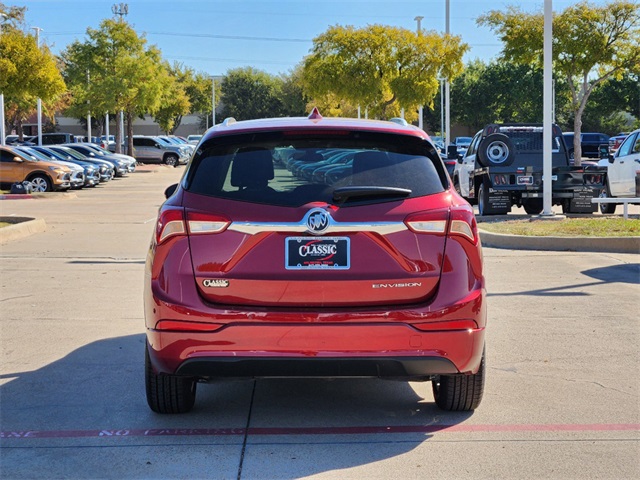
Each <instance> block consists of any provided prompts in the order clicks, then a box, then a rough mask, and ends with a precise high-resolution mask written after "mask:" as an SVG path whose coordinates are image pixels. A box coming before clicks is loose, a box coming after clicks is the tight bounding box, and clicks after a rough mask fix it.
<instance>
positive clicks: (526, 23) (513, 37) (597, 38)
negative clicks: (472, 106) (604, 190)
mask: <svg viewBox="0 0 640 480" xmlns="http://www.w3.org/2000/svg"><path fill="white" fill-rule="evenodd" d="M478 24H480V25H487V26H489V27H490V28H492V29H493V30H495V31H497V32H498V35H499V36H500V39H501V40H502V41H503V43H504V47H503V52H502V55H503V57H504V58H505V59H507V60H510V61H514V62H518V63H525V64H537V65H541V64H542V60H543V58H542V52H543V32H544V18H543V15H542V14H538V13H526V12H523V11H521V10H520V8H518V7H514V6H511V7H509V8H508V10H507V12H506V13H505V12H501V11H495V10H494V11H491V12H489V13H488V14H486V15H483V16H481V17H480V18H479V19H478ZM638 45H640V5H638V4H637V3H636V2H634V1H629V0H616V1H612V2H610V3H608V4H606V5H603V6H594V5H592V4H590V3H589V2H587V1H583V2H580V3H578V4H576V5H572V6H570V7H568V8H567V9H565V10H564V11H563V12H562V13H560V14H556V15H554V19H553V63H554V71H555V72H557V73H558V74H559V75H561V76H563V77H564V80H565V81H566V84H567V86H568V88H569V91H570V93H571V109H572V111H573V115H574V124H573V131H574V152H575V160H576V164H578V165H579V164H580V159H581V155H582V150H581V148H580V134H581V131H582V115H583V113H584V111H585V108H586V106H587V101H588V100H589V96H590V95H591V93H592V92H593V91H594V90H595V89H596V88H597V87H598V86H600V85H601V84H602V83H603V82H605V81H606V80H607V79H610V78H620V77H621V76H623V75H624V74H625V72H629V71H630V70H632V69H638V65H639V64H640V48H638Z"/></svg>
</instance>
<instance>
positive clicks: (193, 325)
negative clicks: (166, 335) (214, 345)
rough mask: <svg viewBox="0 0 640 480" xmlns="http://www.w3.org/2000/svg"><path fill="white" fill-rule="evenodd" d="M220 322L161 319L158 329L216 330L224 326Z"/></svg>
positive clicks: (181, 330)
mask: <svg viewBox="0 0 640 480" xmlns="http://www.w3.org/2000/svg"><path fill="white" fill-rule="evenodd" d="M222 327H223V325H221V324H219V323H203V322H182V321H179V320H160V321H159V322H158V323H157V324H156V330H172V331H176V332H215V331H216V330H219V329H220V328H222Z"/></svg>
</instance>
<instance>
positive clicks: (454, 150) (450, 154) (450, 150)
mask: <svg viewBox="0 0 640 480" xmlns="http://www.w3.org/2000/svg"><path fill="white" fill-rule="evenodd" d="M460 158H461V157H460V155H458V147H456V146H455V145H449V146H448V147H447V159H449V160H458V159H460Z"/></svg>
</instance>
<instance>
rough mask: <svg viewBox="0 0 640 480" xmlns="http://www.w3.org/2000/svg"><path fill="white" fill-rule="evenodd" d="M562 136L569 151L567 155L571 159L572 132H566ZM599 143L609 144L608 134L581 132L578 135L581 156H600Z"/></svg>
mask: <svg viewBox="0 0 640 480" xmlns="http://www.w3.org/2000/svg"><path fill="white" fill-rule="evenodd" d="M562 136H563V137H564V142H565V144H566V146H567V150H568V151H569V157H570V158H571V159H572V160H573V150H574V145H573V139H574V134H573V133H572V132H567V133H563V134H562ZM600 145H607V146H608V145H609V135H606V134H604V133H582V134H581V135H580V148H581V149H582V156H583V157H590V158H600Z"/></svg>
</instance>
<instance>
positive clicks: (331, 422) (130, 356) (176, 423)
mask: <svg viewBox="0 0 640 480" xmlns="http://www.w3.org/2000/svg"><path fill="white" fill-rule="evenodd" d="M144 342H145V337H144V335H142V334H139V335H130V336H123V337H115V338H109V339H104V340H99V341H95V342H92V343H90V344H87V345H85V346H82V347H81V348H78V349H76V350H74V351H72V352H70V353H68V354H67V355H65V356H63V357H62V358H60V359H58V360H55V361H53V362H51V363H49V364H47V365H45V366H43V367H41V368H38V369H36V370H33V371H26V372H11V371H10V366H9V365H10V364H6V363H5V365H4V372H6V373H4V374H3V375H0V380H2V381H3V382H4V383H3V384H2V385H1V386H0V399H1V408H0V425H1V426H2V427H1V430H2V434H0V439H1V440H2V448H3V450H5V449H6V450H5V453H8V452H13V453H12V454H11V455H3V457H4V459H5V460H4V461H6V463H5V466H6V467H7V468H8V470H7V471H10V472H12V474H18V473H20V472H23V473H24V474H25V475H26V476H29V475H31V474H33V473H34V472H35V471H37V468H36V466H35V465H34V464H33V463H31V466H30V464H29V462H30V461H31V462H33V461H35V462H37V460H36V459H37V458H38V457H39V456H41V455H42V454H41V453H38V452H39V451H40V452H41V451H42V449H43V448H44V449H47V448H53V449H54V450H55V449H56V448H61V444H60V442H63V444H64V447H65V453H64V455H63V457H64V458H68V459H69V461H72V459H73V462H74V464H75V465H76V467H77V465H78V464H82V465H83V466H82V468H81V470H78V471H77V475H78V477H77V478H80V477H81V476H83V474H90V472H98V471H102V472H108V471H110V470H109V468H111V466H110V465H108V464H107V462H113V455H115V454H116V453H115V451H114V453H113V455H112V454H109V456H107V457H105V456H101V455H89V454H87V453H86V449H83V448H81V447H88V448H98V447H109V448H111V449H113V448H116V449H118V448H124V447H140V448H143V447H144V448H147V449H148V448H154V447H163V446H164V447H165V448H166V447H169V446H170V445H171V446H173V448H181V447H184V448H189V449H192V448H194V447H198V446H199V448H205V447H207V448H214V447H212V446H213V445H221V446H225V448H227V449H230V450H228V451H227V453H225V454H224V455H226V459H225V462H226V463H227V464H230V465H239V464H240V462H241V460H240V451H241V448H242V449H243V452H244V448H245V447H244V446H243V445H246V454H244V453H243V455H244V456H245V459H244V462H245V465H246V466H247V468H249V465H253V466H256V465H257V463H255V462H258V463H259V462H260V461H261V460H260V459H261V458H263V457H262V455H263V454H264V455H267V457H268V456H269V455H271V454H269V453H268V452H267V453H264V452H262V451H260V449H261V448H263V447H265V446H266V445H269V447H268V450H270V451H273V448H274V446H278V448H285V447H283V446H286V445H290V446H291V445H294V446H297V447H295V448H298V447H299V448H303V449H304V450H305V451H307V452H308V453H309V455H310V457H309V458H308V459H307V461H305V462H302V463H300V462H297V463H296V466H295V468H296V474H295V475H296V476H297V475H298V474H304V475H313V474H316V473H319V472H326V471H331V470H336V469H343V468H349V467H353V466H359V465H365V464H369V463H374V462H377V461H379V460H382V459H386V458H391V457H395V456H400V455H403V454H405V453H407V452H408V451H411V450H413V449H414V448H416V447H417V446H418V445H420V444H421V443H422V442H424V441H426V440H427V439H429V438H430V437H431V436H432V434H433V433H434V432H436V431H438V430H441V429H444V428H447V427H448V426H451V425H455V424H458V423H461V422H464V421H465V420H466V419H468V418H469V417H470V416H471V414H470V413H463V414H451V413H446V412H443V411H441V410H439V409H437V408H436V406H435V404H434V403H433V401H432V399H431V397H430V393H428V392H430V388H431V386H430V384H429V383H408V382H395V381H384V380H376V379H335V380H329V379H259V380H256V381H254V380H251V379H247V380H236V381H233V380H229V381H227V380H225V381H220V382H214V383H211V384H201V385H199V386H198V396H197V399H196V405H195V408H194V410H193V411H192V412H191V413H189V414H185V415H157V414H154V413H153V412H151V411H150V410H149V408H148V406H147V404H146V399H145V391H144V390H145V389H144V374H143V371H144V369H143V363H144V360H143V358H144V355H143V352H144ZM418 392H420V393H418ZM425 397H427V399H425ZM16 432H17V434H13V433H16ZM25 432H30V434H28V435H27V434H25ZM42 442H45V443H42ZM345 442H346V443H349V444H355V445H359V447H358V448H356V449H350V450H349V453H348V454H347V453H346V451H345V450H344V449H343V448H342V447H340V446H339V445H340V444H344V443H345ZM313 445H316V448H317V449H319V450H317V451H314V450H313ZM327 445H333V446H334V447H335V448H336V449H337V450H336V453H335V455H330V456H324V457H323V458H322V461H321V462H320V461H316V460H314V457H315V456H317V455H319V454H320V453H321V451H325V450H326V448H327ZM336 445H338V446H336ZM16 449H17V450H16ZM78 449H79V450H78ZM81 450H82V451H84V452H85V453H84V454H83V453H82V452H81ZM124 450H127V449H124ZM124 450H122V454H123V455H131V454H132V453H133V451H131V450H130V449H129V452H131V453H126V454H125V453H124ZM280 453H282V451H280ZM221 454H222V453H221ZM154 455H160V451H158V452H157V453H156V454H154ZM163 455H164V454H163ZM252 455H253V456H252ZM267 457H264V458H267ZM64 458H62V457H60V458H59V459H58V460H57V461H56V463H55V466H54V464H52V463H49V464H47V465H46V466H44V467H43V468H45V467H46V468H48V469H49V470H48V474H50V475H51V476H52V478H53V477H55V476H56V475H58V474H60V475H66V474H67V473H68V468H69V466H68V465H65V462H66V460H64ZM107 458H111V460H107ZM163 458H164V461H165V462H169V463H173V462H176V463H180V462H182V461H183V459H182V457H181V456H180V455H179V454H177V455H175V459H172V457H169V458H166V456H165V457H163ZM18 459H19V462H26V463H25V464H24V465H23V464H22V463H16V462H18ZM81 459H82V461H81ZM253 460H255V462H254V461H253ZM232 468H233V467H232ZM270 468H272V469H274V470H272V471H271V472H270V473H269V474H268V475H271V474H273V476H274V477H277V476H279V475H281V474H283V473H284V472H285V471H286V468H285V470H282V471H281V470H279V469H280V466H279V465H273V464H272V465H271V466H270ZM30 469H31V470H30ZM116 471H118V470H117V469H116V470H113V471H112V472H113V473H114V475H115V474H116ZM65 472H66V473H65ZM176 473H179V471H176ZM183 473H184V472H183ZM75 474H76V473H74V474H73V475H72V476H74V475H75ZM168 476H171V475H168ZM285 476H286V474H285Z"/></svg>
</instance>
